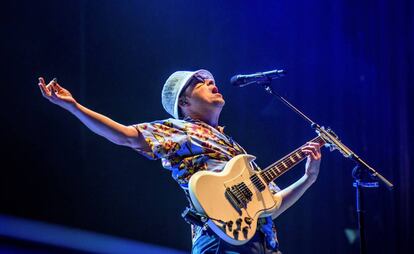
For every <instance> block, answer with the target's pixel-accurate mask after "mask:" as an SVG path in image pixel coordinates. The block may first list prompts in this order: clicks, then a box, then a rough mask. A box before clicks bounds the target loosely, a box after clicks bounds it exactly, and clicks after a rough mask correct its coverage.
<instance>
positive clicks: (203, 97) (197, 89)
mask: <svg viewBox="0 0 414 254" xmlns="http://www.w3.org/2000/svg"><path fill="white" fill-rule="evenodd" d="M183 95H184V96H185V99H186V100H187V102H188V105H189V106H190V107H191V108H192V109H193V110H196V111H198V109H202V108H203V107H214V108H220V109H221V108H222V107H223V106H224V104H225V101H224V99H223V95H221V94H220V93H219V90H218V88H217V86H216V84H215V83H214V81H213V80H212V79H208V78H203V77H201V76H198V75H197V74H196V75H195V76H194V77H193V78H192V79H191V80H190V82H189V85H188V86H187V88H186V89H185V90H184V92H183Z"/></svg>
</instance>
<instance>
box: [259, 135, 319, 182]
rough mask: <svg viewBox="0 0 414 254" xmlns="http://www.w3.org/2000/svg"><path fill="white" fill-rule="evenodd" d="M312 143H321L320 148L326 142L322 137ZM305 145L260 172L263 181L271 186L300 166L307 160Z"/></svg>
mask: <svg viewBox="0 0 414 254" xmlns="http://www.w3.org/2000/svg"><path fill="white" fill-rule="evenodd" d="M310 142H315V143H319V145H320V146H323V145H324V144H325V140H324V139H323V138H321V137H320V136H317V137H316V138H314V139H312V140H311V141H310ZM303 146H305V145H302V146H301V147H299V148H298V149H296V150H295V151H293V152H291V153H290V154H288V155H286V156H285V157H283V158H282V159H280V160H278V161H276V162H275V163H273V164H272V165H270V166H268V167H267V168H265V169H264V170H262V171H261V172H260V175H261V176H262V179H263V180H265V181H266V182H267V184H269V183H270V182H272V181H274V180H275V179H276V178H278V177H279V176H281V175H283V174H284V173H285V172H286V171H288V170H289V169H291V168H293V167H294V166H296V165H297V164H299V163H300V162H301V161H303V160H304V159H305V158H306V156H307V155H306V154H305V153H304V152H302V147H303Z"/></svg>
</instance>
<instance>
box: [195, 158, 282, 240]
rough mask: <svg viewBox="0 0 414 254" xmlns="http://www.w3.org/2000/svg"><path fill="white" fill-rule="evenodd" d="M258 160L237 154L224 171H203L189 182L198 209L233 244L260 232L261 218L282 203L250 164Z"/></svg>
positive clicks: (218, 233)
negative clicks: (259, 222) (259, 220)
mask: <svg viewBox="0 0 414 254" xmlns="http://www.w3.org/2000/svg"><path fill="white" fill-rule="evenodd" d="M254 159H255V157H254V156H252V155H247V154H241V155H237V156H235V157H234V158H233V159H231V160H230V161H229V162H228V163H227V164H226V166H225V168H224V170H223V171H222V172H209V171H199V172H197V173H195V174H194V175H193V176H192V177H191V178H190V182H189V193H190V197H191V201H192V202H193V204H194V206H195V209H196V210H197V211H198V212H199V213H202V214H205V215H206V216H207V217H208V218H209V219H208V221H207V224H208V226H209V227H210V228H211V229H212V230H213V231H214V232H215V233H216V234H217V235H218V236H219V237H220V238H221V239H223V240H224V241H226V242H228V243H230V244H233V245H242V244H244V243H246V242H247V241H249V240H250V239H251V238H252V237H253V235H254V234H255V233H256V229H257V220H258V218H259V217H264V216H270V215H271V213H272V212H273V211H275V210H276V209H278V208H279V206H280V204H281V198H278V197H277V196H274V195H273V194H272V193H271V191H270V190H269V186H268V185H267V184H261V183H264V181H262V180H261V179H260V177H259V176H258V174H257V171H255V170H253V169H252V167H251V164H250V163H251V162H252V161H253V160H254ZM258 181H260V183H259V182H258ZM257 186H259V188H258V187H257ZM259 189H260V190H259Z"/></svg>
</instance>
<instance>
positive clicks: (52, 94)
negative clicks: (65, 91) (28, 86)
mask: <svg viewBox="0 0 414 254" xmlns="http://www.w3.org/2000/svg"><path fill="white" fill-rule="evenodd" d="M56 81H57V79H56V78H54V79H53V80H52V81H50V82H49V84H48V85H46V83H45V80H44V79H43V78H42V77H39V83H38V85H39V88H40V91H41V92H42V95H43V97H45V98H47V99H50V98H57V95H56V92H58V90H59V88H60V87H58V86H57V83H56Z"/></svg>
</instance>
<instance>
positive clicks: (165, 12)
mask: <svg viewBox="0 0 414 254" xmlns="http://www.w3.org/2000/svg"><path fill="white" fill-rule="evenodd" d="M413 17H414V12H413V3H412V1H409V0H400V1H357V0H335V1H293V2H292V1H181V0H178V1H177V0H174V1H171V0H166V1H86V0H85V1H81V0H77V1H76V0H75V1H6V3H3V7H2V15H1V18H0V20H1V34H2V39H1V42H0V43H1V49H2V60H1V64H2V66H1V69H0V71H1V79H2V92H1V97H2V100H1V102H2V111H1V119H2V124H1V133H2V141H3V142H2V167H1V177H0V213H2V214H5V215H13V216H16V217H22V218H28V219H34V220H39V221H44V222H48V223H54V224H59V225H66V226H70V227H76V228H81V229H85V230H91V231H96V232H100V233H105V234H111V235H115V236H118V237H124V238H128V239H132V240H137V241H144V242H148V243H154V244H159V245H164V246H168V247H173V248H176V249H182V250H187V251H188V250H190V247H191V240H190V229H189V227H188V225H187V224H186V223H185V222H184V221H183V220H182V219H181V218H180V213H181V211H182V209H183V208H184V206H185V205H186V199H185V197H184V195H183V193H182V191H181V190H180V189H179V187H178V185H177V184H176V183H175V182H174V181H173V180H172V179H171V176H170V173H169V172H168V171H166V170H164V169H163V168H162V167H161V164H160V161H149V160H147V159H145V158H143V157H142V156H140V155H139V154H138V153H136V152H135V151H133V150H130V149H128V148H124V147H118V146H116V145H113V144H111V143H110V142H108V141H107V140H105V139H103V138H101V137H99V136H97V135H94V134H92V133H91V132H90V131H88V130H87V128H86V127H84V126H83V125H82V124H80V123H79V121H78V120H77V119H76V118H75V117H73V116H72V115H71V114H70V113H68V112H66V111H64V110H62V109H61V108H59V107H57V106H55V105H52V104H50V103H49V102H48V101H47V100H45V99H43V98H42V96H41V94H40V91H39V89H38V87H37V78H38V77H39V76H43V77H45V79H46V80H48V81H49V80H50V79H52V78H53V77H57V78H58V80H59V83H60V84H61V85H62V86H63V87H65V88H67V89H69V90H70V91H71V92H72V94H73V95H74V97H75V98H76V99H77V100H78V101H79V102H80V103H81V104H82V105H85V106H87V107H89V108H91V109H93V110H95V111H97V112H100V113H103V114H105V115H107V116H109V117H111V118H113V119H114V120H116V121H119V122H120V123H123V124H134V123H140V122H146V121H152V120H156V119H165V118H168V117H169V116H168V115H167V114H166V113H165V112H164V111H163V108H162V106H161V104H160V92H161V88H162V85H163V83H164V81H165V80H166V78H167V77H168V76H169V75H170V74H171V73H172V72H174V71H176V70H196V69H199V68H205V69H208V70H210V71H211V72H212V73H213V74H214V75H215V78H216V81H217V84H218V87H219V89H220V92H221V93H222V94H223V95H224V97H225V99H226V106H225V108H224V110H223V112H222V117H221V121H220V122H221V124H222V125H224V126H226V128H225V131H226V133H227V134H229V135H231V136H232V137H233V138H234V139H236V140H237V141H238V142H239V143H240V144H242V145H243V146H244V147H245V149H246V150H247V151H248V152H249V153H251V154H254V155H255V156H257V162H258V163H259V165H261V166H263V167H264V166H266V165H268V164H270V163H271V162H273V161H275V160H277V159H279V158H280V157H282V156H283V155H285V154H286V153H288V152H290V151H291V150H293V149H294V148H296V147H298V146H300V145H302V144H303V143H304V142H306V141H308V140H309V139H311V138H313V137H314V136H315V135H316V134H315V133H314V131H313V130H312V129H311V127H310V126H309V124H308V123H307V122H305V121H304V120H303V119H301V118H300V117H299V116H297V115H295V114H294V113H293V112H292V111H291V110H289V109H288V108H287V107H286V106H285V105H283V104H282V103H281V102H279V101H278V100H276V99H275V98H272V97H271V96H269V95H268V94H266V93H265V91H264V90H263V88H262V87H260V86H255V85H251V86H248V87H245V88H235V87H232V86H230V84H229V79H230V77H231V76H232V75H235V74H250V73H254V72H257V71H268V70H272V69H276V68H280V69H285V70H287V72H288V74H287V76H286V77H285V78H283V79H280V80H276V81H274V82H273V85H274V89H275V90H276V91H277V92H278V93H280V94H281V95H283V96H285V98H287V99H288V100H290V101H291V102H292V103H293V104H294V105H296V106H297V107H298V108H299V109H301V110H303V112H305V113H306V114H307V115H308V116H309V117H311V118H312V119H313V120H314V121H316V122H317V123H319V124H321V125H324V126H330V127H332V128H333V129H334V130H335V132H336V133H337V134H338V135H339V136H340V138H341V139H342V141H343V142H344V143H345V144H347V145H348V146H349V147H350V148H351V149H353V150H354V151H355V152H356V153H357V154H358V155H360V156H361V157H362V158H363V159H365V160H366V161H367V162H369V164H370V165H371V166H373V167H374V168H375V169H377V170H378V171H380V172H381V173H382V174H383V175H384V176H385V177H387V178H388V179H390V180H391V181H392V182H393V183H394V184H395V190H394V191H392V192H390V191H388V190H387V189H386V188H385V187H384V186H381V187H380V188H378V189H369V190H367V191H366V199H365V206H366V233H367V243H368V249H369V250H370V252H371V253H404V252H405V250H406V248H407V247H408V246H409V245H408V244H409V241H410V240H411V241H413V240H414V237H413V218H412V214H413V212H414V211H413V207H412V201H413V197H412V193H413V191H414V187H413V185H414V180H413V176H412V175H413V174H412V172H411V169H412V163H413V161H412V155H413V149H412V147H411V146H410V144H412V143H413V141H414V140H413V135H412V133H411V130H410V129H412V127H413V120H412V112H411V111H410V109H411V108H412V107H413V102H412V96H413V89H412V87H411V85H412V84H413V70H414V69H413V60H414V58H413V47H412V45H414V38H413V31H414V18H413ZM353 167H354V164H353V163H352V162H351V161H349V160H347V159H345V158H344V157H342V155H341V154H339V153H338V152H332V153H331V152H329V151H328V150H327V149H323V161H322V165H321V172H320V175H319V178H318V181H317V182H316V183H315V185H314V186H312V188H311V189H309V191H308V192H307V193H306V194H305V195H304V196H303V198H302V199H301V200H300V201H298V202H297V204H295V205H294V206H293V207H292V208H291V209H289V210H288V211H286V212H285V213H284V214H282V215H281V216H280V217H279V218H277V219H276V224H277V225H278V232H279V240H280V243H281V249H282V250H283V251H285V252H286V253H305V252H306V253H355V252H356V251H357V249H358V248H357V247H358V246H357V241H355V230H356V229H357V224H356V214H355V190H354V188H353V187H352V177H351V171H352V168H353ZM303 172H304V164H301V165H300V166H298V167H296V168H295V169H293V170H292V171H291V172H289V173H287V174H285V175H283V176H282V177H280V179H278V180H277V183H278V184H279V185H280V186H281V187H282V188H283V187H286V186H288V185H289V184H291V183H292V182H294V181H295V180H297V179H298V178H299V177H300V176H301V175H302V174H303Z"/></svg>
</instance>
